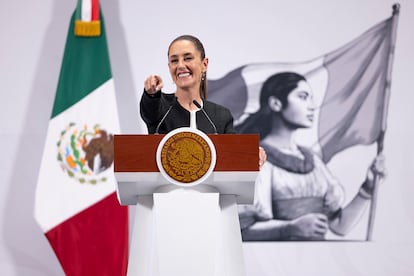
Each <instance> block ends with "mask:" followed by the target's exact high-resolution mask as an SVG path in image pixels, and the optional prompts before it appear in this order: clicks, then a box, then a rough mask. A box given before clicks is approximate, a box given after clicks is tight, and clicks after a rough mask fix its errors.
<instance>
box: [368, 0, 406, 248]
mask: <svg viewBox="0 0 414 276" xmlns="http://www.w3.org/2000/svg"><path fill="white" fill-rule="evenodd" d="M399 14H400V4H399V3H396V4H394V5H393V6H392V22H391V32H390V36H391V45H390V54H389V56H388V65H387V66H388V68H387V78H386V83H385V88H384V98H385V100H384V106H383V112H382V118H381V132H380V135H379V137H378V139H377V156H378V155H380V154H381V153H382V152H383V150H384V136H385V131H386V128H387V117H388V104H389V98H390V87H391V73H392V64H393V61H394V52H395V42H396V38H397V27H398V18H399ZM379 180H380V176H379V175H378V174H377V173H374V190H373V194H372V200H371V205H370V209H369V218H368V228H367V236H366V240H367V241H371V240H372V232H373V228H374V221H375V213H376V212H375V211H376V206H377V197H378V183H379Z"/></svg>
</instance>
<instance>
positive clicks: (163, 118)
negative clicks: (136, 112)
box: [155, 105, 173, 134]
mask: <svg viewBox="0 0 414 276" xmlns="http://www.w3.org/2000/svg"><path fill="white" fill-rule="evenodd" d="M172 107H173V105H170V107H169V108H168V110H167V112H165V114H164V116H163V117H162V119H161V121H160V122H159V123H158V125H157V128H156V129H155V134H159V133H158V131H159V130H160V126H161V124H162V123H163V122H164V120H165V118H166V117H167V115H168V113H170V111H171V108H172Z"/></svg>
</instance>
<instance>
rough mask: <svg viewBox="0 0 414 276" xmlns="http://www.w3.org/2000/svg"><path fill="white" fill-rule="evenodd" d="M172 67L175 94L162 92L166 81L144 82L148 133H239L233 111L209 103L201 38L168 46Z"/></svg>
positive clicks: (156, 78)
mask: <svg viewBox="0 0 414 276" xmlns="http://www.w3.org/2000/svg"><path fill="white" fill-rule="evenodd" d="M168 68H169V71H170V74H171V78H172V80H173V82H174V83H175V85H176V91H175V93H173V94H166V93H163V92H162V91H161V89H162V88H163V81H162V79H161V77H160V76H158V75H151V76H149V77H148V78H147V79H146V80H145V82H144V93H143V95H142V98H141V102H140V109H141V117H142V119H143V120H144V122H145V123H146V125H147V128H148V133H150V134H154V133H168V132H170V131H171V130H174V129H176V128H180V127H193V128H197V129H199V130H201V131H203V132H204V133H208V134H214V133H216V134H228V133H235V131H234V128H233V116H232V115H231V113H230V111H229V110H228V109H227V108H225V107H223V106H221V105H218V104H216V103H213V102H210V101H207V100H206V99H207V68H208V58H207V57H206V55H205V50H204V47H203V44H202V43H201V42H200V40H199V39H198V38H196V37H194V36H191V35H183V36H179V37H177V38H176V39H174V40H173V41H172V42H171V44H170V46H169V47H168Z"/></svg>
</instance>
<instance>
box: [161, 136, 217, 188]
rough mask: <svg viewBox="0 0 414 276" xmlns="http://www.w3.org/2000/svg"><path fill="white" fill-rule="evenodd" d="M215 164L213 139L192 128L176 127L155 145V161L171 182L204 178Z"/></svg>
mask: <svg viewBox="0 0 414 276" xmlns="http://www.w3.org/2000/svg"><path fill="white" fill-rule="evenodd" d="M215 164H216V151H215V148H214V144H213V142H212V141H211V140H210V138H209V137H208V136H207V135H206V134H205V133H203V132H201V131H199V130H197V129H193V128H178V129H175V130H173V131H171V132H170V133H168V134H167V135H166V136H164V138H163V139H162V140H161V142H160V144H159V146H158V149H157V165H158V169H159V170H160V172H161V174H162V175H163V176H164V177H165V178H166V179H167V180H168V181H169V182H171V183H173V184H176V185H180V186H194V185H197V184H200V183H201V182H203V181H204V180H205V179H206V178H207V177H208V176H209V175H210V174H211V172H212V170H213V169H214V166H215Z"/></svg>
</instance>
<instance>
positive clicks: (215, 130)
mask: <svg viewBox="0 0 414 276" xmlns="http://www.w3.org/2000/svg"><path fill="white" fill-rule="evenodd" d="M193 104H194V105H195V106H197V107H198V108H199V109H200V110H201V111H202V112H203V113H204V115H205V116H206V118H207V120H208V121H209V122H210V124H211V125H212V126H213V128H214V134H218V133H217V128H216V125H215V124H214V123H213V121H212V120H211V119H210V116H208V115H207V112H206V111H205V110H204V108H203V107H202V106H201V105H200V104H199V103H198V102H197V101H196V100H193Z"/></svg>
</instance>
